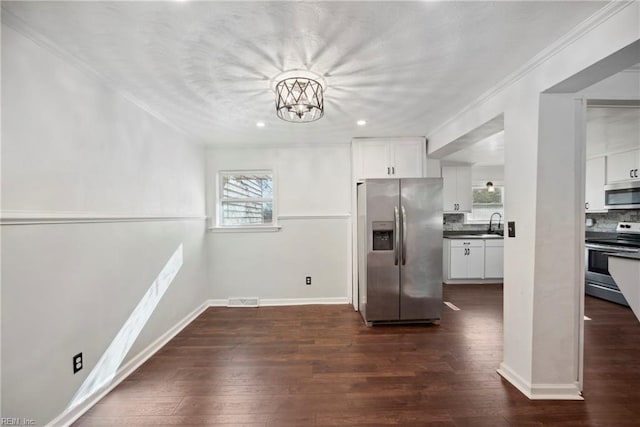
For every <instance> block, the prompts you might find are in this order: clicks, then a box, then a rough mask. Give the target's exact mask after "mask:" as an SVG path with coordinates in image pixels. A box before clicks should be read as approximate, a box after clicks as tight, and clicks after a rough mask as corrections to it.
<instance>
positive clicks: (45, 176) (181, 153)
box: [1, 23, 208, 425]
mask: <svg viewBox="0 0 640 427" xmlns="http://www.w3.org/2000/svg"><path fill="white" fill-rule="evenodd" d="M204 185H205V179H204V152H203V149H202V148H201V147H199V146H198V145H196V144H194V143H193V141H190V140H189V138H187V137H185V136H184V135H183V134H182V133H180V132H178V131H176V130H175V129H173V128H171V127H169V126H167V125H165V124H164V123H163V122H161V121H159V120H158V119H157V118H155V117H154V116H152V115H150V114H149V113H147V112H145V111H143V110H141V109H140V108H139V107H137V106H136V105H134V104H133V103H132V102H130V101H128V100H127V99H125V98H124V97H123V96H121V95H120V94H119V93H117V92H116V91H114V90H112V89H111V88H109V87H107V86H106V85H105V84H103V83H102V81H101V80H99V79H98V78H97V77H96V76H94V75H90V74H89V73H87V72H86V71H85V70H81V69H80V68H77V67H75V66H74V65H72V64H71V63H70V62H69V61H68V60H65V59H62V58H61V57H59V56H58V55H57V54H53V53H51V51H50V50H49V49H46V48H43V47H42V46H41V45H40V44H37V43H35V42H33V41H32V40H30V39H28V38H27V37H24V36H23V35H21V33H19V32H18V31H15V30H14V29H11V28H8V27H7V26H6V25H5V24H4V23H3V26H2V227H1V231H2V255H3V257H2V289H1V291H2V318H1V321H2V390H3V393H2V416H3V417H26V418H32V419H35V421H36V423H37V425H43V424H45V423H47V422H49V421H51V420H52V419H53V418H54V417H56V416H58V415H59V414H61V413H63V412H64V411H65V409H66V408H67V407H68V405H69V404H70V402H71V399H72V398H73V396H74V394H75V393H76V391H77V390H78V389H79V387H80V386H81V384H82V383H83V381H84V380H85V379H86V378H87V376H88V375H89V373H90V372H91V370H92V369H93V367H95V365H96V362H97V360H98V359H99V358H100V356H101V355H102V353H103V352H104V351H105V349H106V348H107V347H108V345H109V344H110V343H111V341H112V339H113V338H114V336H115V335H116V334H117V333H118V331H119V330H120V329H121V327H122V326H123V324H124V323H125V321H126V319H127V318H128V317H129V315H130V314H131V312H132V310H133V308H134V307H135V306H136V305H137V304H138V302H139V301H140V299H141V297H142V296H143V295H144V294H145V292H146V291H147V290H148V289H149V287H150V286H151V284H152V283H153V281H154V280H155V279H156V277H157V276H158V274H159V272H160V271H161V270H162V268H163V266H164V265H165V263H167V261H168V260H169V257H171V255H172V254H173V253H174V251H175V250H176V248H177V247H178V246H179V245H180V244H182V245H183V248H184V264H183V265H182V267H181V269H180V270H179V272H178V274H177V276H176V277H175V279H174V280H173V283H172V284H171V285H170V287H169V289H168V290H167V292H166V294H165V295H164V297H163V298H162V299H161V300H160V302H159V304H158V305H157V307H156V308H155V311H153V314H152V315H151V317H150V318H149V321H148V322H147V324H146V326H145V327H144V328H143V329H142V331H141V333H140V335H139V336H138V338H137V340H136V341H135V342H134V343H133V346H132V348H131V350H130V351H129V352H128V354H127V356H126V358H125V359H124V363H127V361H129V360H132V358H134V357H135V356H137V355H139V354H140V352H141V351H142V350H143V349H145V348H147V347H148V346H149V345H150V344H151V343H153V342H154V341H155V340H156V339H158V338H159V337H161V336H162V335H163V334H164V333H166V332H167V331H169V330H170V329H171V328H172V327H174V326H175V325H176V324H178V323H179V321H180V320H181V319H183V318H185V316H187V315H188V314H190V313H192V312H193V311H194V310H195V309H197V308H198V307H199V306H200V305H201V304H202V303H203V301H204V300H205V299H206V298H207V291H208V289H207V285H206V267H205V265H204V263H205V261H206V260H205V258H204V256H203V254H204V253H205V250H204V236H205V234H204V231H205V224H204V220H203V219H198V217H200V218H202V217H203V216H204ZM148 216H153V217H158V218H156V219H162V220H157V221H147V220H144V219H142V218H140V217H148ZM104 217H114V218H115V219H111V220H109V219H107V220H104V219H100V218H104ZM61 218H64V219H63V220H62V221H60V220H61ZM20 219H22V220H24V219H27V221H26V222H27V223H26V224H22V225H17V224H16V220H20ZM29 219H33V220H34V221H31V220H29ZM86 220H89V221H95V222H84V223H83V222H81V221H86ZM119 220H123V221H125V222H119ZM35 222H37V223H35ZM79 352H82V353H83V355H84V359H85V365H84V369H83V370H82V371H80V372H79V373H77V374H76V375H74V374H73V373H72V356H73V355H75V354H76V353H79Z"/></svg>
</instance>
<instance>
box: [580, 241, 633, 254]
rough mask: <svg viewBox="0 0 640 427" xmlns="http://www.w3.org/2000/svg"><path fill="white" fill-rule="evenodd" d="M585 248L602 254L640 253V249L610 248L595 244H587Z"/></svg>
mask: <svg viewBox="0 0 640 427" xmlns="http://www.w3.org/2000/svg"><path fill="white" fill-rule="evenodd" d="M585 248H587V249H590V250H596V251H601V252H626V253H638V252H640V248H627V247H621V246H609V245H598V244H593V243H587V244H586V245H585Z"/></svg>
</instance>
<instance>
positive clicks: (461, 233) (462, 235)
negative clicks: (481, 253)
mask: <svg viewBox="0 0 640 427" xmlns="http://www.w3.org/2000/svg"><path fill="white" fill-rule="evenodd" d="M500 231H502V230H500ZM442 237H444V238H445V239H502V238H503V236H501V235H499V234H497V233H488V232H487V230H455V231H444V232H443V233H442Z"/></svg>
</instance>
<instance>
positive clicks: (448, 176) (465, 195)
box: [442, 166, 472, 212]
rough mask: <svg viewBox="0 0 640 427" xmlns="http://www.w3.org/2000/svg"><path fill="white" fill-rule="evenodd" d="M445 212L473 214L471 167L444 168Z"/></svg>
mask: <svg viewBox="0 0 640 427" xmlns="http://www.w3.org/2000/svg"><path fill="white" fill-rule="evenodd" d="M442 179H443V182H444V184H443V188H442V202H443V206H442V208H443V210H444V212H471V205H472V190H471V166H443V167H442Z"/></svg>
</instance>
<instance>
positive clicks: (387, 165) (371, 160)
mask: <svg viewBox="0 0 640 427" xmlns="http://www.w3.org/2000/svg"><path fill="white" fill-rule="evenodd" d="M358 144H359V146H358V151H359V152H360V174H361V176H359V177H357V179H364V178H391V176H392V175H391V161H390V160H389V147H388V144H387V143H385V142H378V141H371V142H360V143H358Z"/></svg>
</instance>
